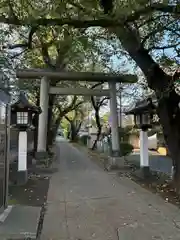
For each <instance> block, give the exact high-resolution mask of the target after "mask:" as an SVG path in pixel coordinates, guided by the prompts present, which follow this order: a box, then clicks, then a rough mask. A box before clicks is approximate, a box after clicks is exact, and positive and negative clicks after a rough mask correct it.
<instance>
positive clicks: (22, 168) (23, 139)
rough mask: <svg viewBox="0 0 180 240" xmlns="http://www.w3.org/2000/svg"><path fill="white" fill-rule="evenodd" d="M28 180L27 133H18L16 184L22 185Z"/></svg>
mask: <svg viewBox="0 0 180 240" xmlns="http://www.w3.org/2000/svg"><path fill="white" fill-rule="evenodd" d="M27 180H28V174H27V132H26V131H20V132H19V138H18V172H17V184H18V185H24V184H26V182H27Z"/></svg>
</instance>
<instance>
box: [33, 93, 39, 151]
mask: <svg viewBox="0 0 180 240" xmlns="http://www.w3.org/2000/svg"><path fill="white" fill-rule="evenodd" d="M39 104H40V96H39V94H37V96H36V106H39ZM33 124H34V127H35V129H34V153H35V152H37V145H38V125H39V114H35V116H34V119H33Z"/></svg>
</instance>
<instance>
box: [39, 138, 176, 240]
mask: <svg viewBox="0 0 180 240" xmlns="http://www.w3.org/2000/svg"><path fill="white" fill-rule="evenodd" d="M58 151H59V157H58V158H59V159H58V161H59V171H58V172H57V173H56V174H54V175H53V177H52V179H51V183H50V189H49V194H48V204H47V212H46V215H45V219H44V224H43V231H42V236H41V239H42V240H92V239H96V240H118V239H121V240H132V239H133V240H150V239H156V240H157V239H161V240H170V239H173V240H179V239H180V211H179V210H178V209H177V208H176V207H175V206H173V205H171V204H169V203H166V202H165V201H164V200H163V199H161V198H160V197H158V196H156V195H154V194H152V193H150V192H148V191H146V190H145V189H143V188H141V187H140V186H139V185H137V184H135V183H134V182H132V181H131V180H130V179H128V178H125V177H122V178H120V177H117V176H115V174H112V173H107V172H104V171H103V169H101V168H100V167H98V166H97V165H96V164H95V163H94V162H92V161H91V160H90V159H89V158H88V157H87V156H86V155H85V154H84V153H82V152H80V151H79V150H77V149H75V148H74V147H72V146H71V145H70V144H69V143H66V142H61V143H59V144H58Z"/></svg>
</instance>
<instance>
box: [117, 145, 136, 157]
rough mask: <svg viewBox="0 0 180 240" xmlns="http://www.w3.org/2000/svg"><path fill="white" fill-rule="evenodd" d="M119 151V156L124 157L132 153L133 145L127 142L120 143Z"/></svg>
mask: <svg viewBox="0 0 180 240" xmlns="http://www.w3.org/2000/svg"><path fill="white" fill-rule="evenodd" d="M120 149H121V155H122V156H126V155H129V154H130V153H132V151H133V145H131V144H130V143H127V142H122V143H120Z"/></svg>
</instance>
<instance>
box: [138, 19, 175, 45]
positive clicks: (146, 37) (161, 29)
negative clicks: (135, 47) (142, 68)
mask: <svg viewBox="0 0 180 240" xmlns="http://www.w3.org/2000/svg"><path fill="white" fill-rule="evenodd" d="M173 22H175V20H173V21H170V22H169V23H168V26H169V25H170V24H172V23H173ZM165 29H166V26H164V25H160V26H159V27H157V28H156V29H154V30H153V31H152V32H150V33H149V34H147V35H146V36H145V37H144V38H143V40H142V45H143V46H144V44H145V43H146V41H147V40H148V38H150V37H151V36H154V35H155V34H156V33H158V32H162V31H163V30H165Z"/></svg>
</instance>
